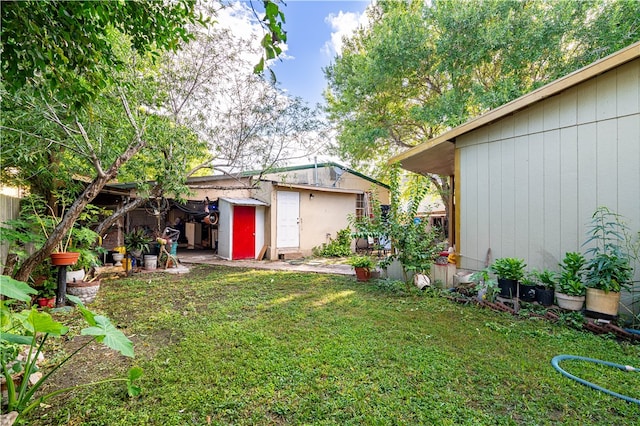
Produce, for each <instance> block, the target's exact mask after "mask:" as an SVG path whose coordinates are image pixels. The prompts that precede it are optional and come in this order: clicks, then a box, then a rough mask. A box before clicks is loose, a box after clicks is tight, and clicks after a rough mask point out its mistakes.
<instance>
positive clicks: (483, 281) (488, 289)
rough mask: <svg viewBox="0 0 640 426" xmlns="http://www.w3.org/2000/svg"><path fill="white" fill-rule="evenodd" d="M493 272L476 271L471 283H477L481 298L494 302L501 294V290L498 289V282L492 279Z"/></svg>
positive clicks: (487, 269)
mask: <svg viewBox="0 0 640 426" xmlns="http://www.w3.org/2000/svg"><path fill="white" fill-rule="evenodd" d="M491 272H492V271H491V269H490V268H484V269H482V270H480V271H476V272H474V273H473V274H472V275H471V281H473V282H475V283H476V289H477V290H478V294H479V295H480V294H482V296H481V297H482V298H483V299H487V300H489V301H490V302H493V301H494V300H495V299H496V296H497V295H498V294H499V293H500V288H499V287H498V282H497V281H496V280H495V279H494V278H492V277H491V275H490V273H491Z"/></svg>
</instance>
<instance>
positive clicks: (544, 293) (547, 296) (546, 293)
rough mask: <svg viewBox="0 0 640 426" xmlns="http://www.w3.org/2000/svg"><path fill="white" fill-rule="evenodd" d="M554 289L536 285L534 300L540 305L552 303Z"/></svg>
mask: <svg viewBox="0 0 640 426" xmlns="http://www.w3.org/2000/svg"><path fill="white" fill-rule="evenodd" d="M554 293H555V292H554V290H553V289H552V288H545V287H537V288H536V301H537V302H538V303H539V304H541V305H542V306H551V305H553V298H554Z"/></svg>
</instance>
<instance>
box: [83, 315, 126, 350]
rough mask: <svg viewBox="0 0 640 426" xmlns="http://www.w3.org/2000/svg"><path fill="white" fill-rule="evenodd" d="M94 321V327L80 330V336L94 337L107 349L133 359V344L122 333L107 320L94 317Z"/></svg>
mask: <svg viewBox="0 0 640 426" xmlns="http://www.w3.org/2000/svg"><path fill="white" fill-rule="evenodd" d="M94 319H95V321H96V325H95V326H93V327H87V328H84V329H82V332H81V334H82V335H88V336H96V337H97V338H96V340H97V341H98V342H101V343H104V344H105V345H106V346H107V347H109V348H111V349H113V350H115V351H118V352H120V353H121V354H122V355H124V356H128V357H132V358H133V356H134V353H133V342H131V340H129V339H128V338H127V336H125V335H124V333H123V332H122V331H120V330H118V329H117V328H116V327H115V326H114V325H113V324H111V321H109V318H107V317H105V316H102V315H96V316H95V317H94Z"/></svg>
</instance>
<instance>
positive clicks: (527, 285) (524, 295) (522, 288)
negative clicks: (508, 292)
mask: <svg viewBox="0 0 640 426" xmlns="http://www.w3.org/2000/svg"><path fill="white" fill-rule="evenodd" d="M538 284H539V282H538V274H536V272H535V271H529V272H525V273H524V275H523V276H522V278H521V279H520V282H519V283H518V286H519V288H518V294H519V296H520V300H523V301H525V302H534V301H535V300H536V288H537V287H538Z"/></svg>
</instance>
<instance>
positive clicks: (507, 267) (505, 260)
mask: <svg viewBox="0 0 640 426" xmlns="http://www.w3.org/2000/svg"><path fill="white" fill-rule="evenodd" d="M526 266H527V265H526V264H525V263H524V259H518V258H515V257H502V258H500V259H496V260H495V262H493V264H492V265H491V267H490V268H491V271H493V272H494V273H495V274H496V275H497V276H498V278H502V279H505V280H515V281H520V280H521V279H522V277H524V268H525V267H526Z"/></svg>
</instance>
